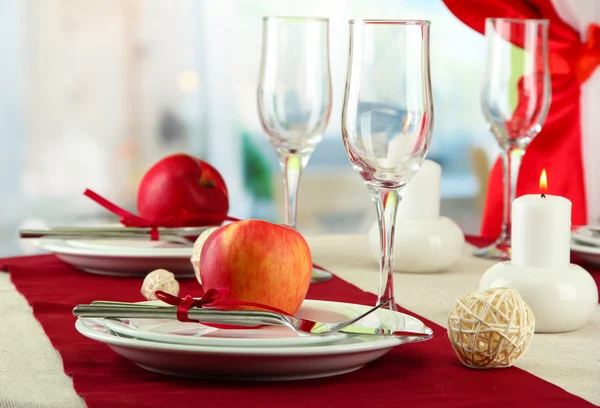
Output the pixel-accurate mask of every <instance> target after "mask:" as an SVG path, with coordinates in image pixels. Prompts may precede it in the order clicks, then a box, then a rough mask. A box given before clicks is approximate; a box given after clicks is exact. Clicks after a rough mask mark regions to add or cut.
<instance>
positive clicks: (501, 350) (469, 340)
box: [448, 288, 535, 369]
mask: <svg viewBox="0 0 600 408" xmlns="http://www.w3.org/2000/svg"><path fill="white" fill-rule="evenodd" d="M534 328H535V318H534V316H533V313H532V312H531V309H530V308H529V306H527V304H526V303H525V302H524V301H523V299H522V298H521V296H520V295H519V293H518V292H517V291H516V290H515V289H511V288H493V289H488V290H484V291H480V292H473V293H469V294H467V295H465V296H463V297H462V298H460V299H459V300H458V301H457V302H456V305H455V306H454V308H453V309H452V311H451V312H450V315H449V316H448V338H449V339H450V343H451V344H452V348H453V349H454V353H455V354H456V356H457V357H458V359H459V360H460V362H461V363H463V364H464V365H465V366H467V367H471V368H480V369H483V368H502V367H510V366H512V365H513V364H514V363H515V362H516V361H517V359H518V358H519V357H520V356H521V355H523V353H524V352H525V350H527V347H528V346H529V344H530V343H531V339H532V337H533V331H534Z"/></svg>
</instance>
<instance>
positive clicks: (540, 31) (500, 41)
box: [474, 18, 551, 260]
mask: <svg viewBox="0 0 600 408" xmlns="http://www.w3.org/2000/svg"><path fill="white" fill-rule="evenodd" d="M548 24H549V22H548V20H519V19H502V18H488V19H486V23H485V36H486V41H487V58H486V68H485V76H484V83H483V89H482V92H481V106H482V110H483V114H484V116H485V119H486V121H487V122H488V124H489V127H490V130H491V132H492V133H493V134H494V136H495V138H496V140H497V141H498V144H499V145H500V147H501V149H502V154H501V157H502V164H503V167H504V177H503V180H504V197H503V202H504V204H503V205H504V211H503V220H502V229H501V232H500V237H498V239H497V240H496V242H494V243H493V244H492V245H491V246H488V247H486V248H481V249H479V250H476V251H475V252H474V254H475V255H477V256H480V257H484V258H490V259H502V260H507V259H510V254H511V242H510V235H511V204H512V202H513V201H514V199H515V194H516V189H517V180H518V177H519V168H520V166H521V160H522V158H523V155H524V154H525V149H526V148H527V146H528V145H529V143H531V141H532V140H533V138H534V137H535V136H536V135H537V134H538V133H539V132H540V130H541V129H542V125H543V123H544V121H545V119H546V115H547V113H548V108H549V106H550V99H551V90H550V69H549V66H548Z"/></svg>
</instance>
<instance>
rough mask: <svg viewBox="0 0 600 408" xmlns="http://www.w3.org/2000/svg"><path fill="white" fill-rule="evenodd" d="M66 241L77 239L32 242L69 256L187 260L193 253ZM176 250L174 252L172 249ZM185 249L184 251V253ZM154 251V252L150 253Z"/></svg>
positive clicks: (186, 248) (168, 249)
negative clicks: (86, 245)
mask: <svg viewBox="0 0 600 408" xmlns="http://www.w3.org/2000/svg"><path fill="white" fill-rule="evenodd" d="M68 241H77V240H76V239H63V238H37V239H33V240H32V242H33V244H34V245H35V246H37V247H38V248H40V249H42V250H44V251H48V252H52V253H54V254H64V255H71V256H81V257H88V258H111V259H115V258H150V259H157V258H170V259H181V260H183V259H186V260H188V261H189V259H190V257H191V256H192V255H193V248H192V247H183V248H154V249H146V252H142V251H139V252H131V253H124V252H111V251H101V250H97V251H96V250H92V249H84V248H77V247H73V246H69V245H68V244H67V242H68ZM173 250H175V251H178V252H175V253H174V251H173ZM184 251H185V253H184ZM152 252H154V253H152Z"/></svg>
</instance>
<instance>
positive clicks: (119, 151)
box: [0, 0, 497, 255]
mask: <svg viewBox="0 0 600 408" xmlns="http://www.w3.org/2000/svg"><path fill="white" fill-rule="evenodd" d="M265 15H288V16H289V15H295V16H322V17H328V18H329V19H330V48H331V50H330V52H331V69H332V72H331V73H332V80H333V98H334V100H333V101H334V105H333V111H332V115H331V120H330V123H329V126H328V128H327V131H326V134H325V135H324V138H323V141H322V142H321V143H320V144H319V145H318V147H317V149H316V150H315V152H314V154H313V156H312V157H311V159H310V161H309V163H308V166H307V167H306V170H305V172H304V174H303V179H302V181H301V186H300V195H299V215H298V226H299V228H300V229H301V230H302V231H303V232H304V233H305V234H324V233H364V232H366V231H367V230H368V227H369V226H370V225H371V224H372V223H373V222H374V221H375V211H374V208H373V207H372V206H373V205H372V203H371V202H370V199H369V195H368V193H367V189H366V188H365V187H364V186H363V185H362V182H361V180H360V177H359V176H358V175H357V174H356V173H355V172H354V171H353V170H352V168H351V166H350V164H349V161H348V158H347V157H346V154H345V152H344V149H343V145H342V142H341V131H340V124H341V107H342V101H343V92H344V82H345V76H346V63H347V54H348V23H347V21H348V19H349V18H390V19H391V18H397V19H413V18H414V19H429V20H432V35H431V52H432V83H433V89H434V104H435V126H434V129H435V130H434V134H433V142H432V147H431V151H430V153H429V156H428V158H430V159H432V160H435V161H437V162H438V163H440V164H441V165H442V167H443V181H442V199H443V201H442V213H443V214H444V215H446V216H449V217H451V218H453V219H454V220H455V221H456V222H458V223H459V225H461V227H462V228H463V229H464V231H465V232H466V233H476V232H477V231H478V229H479V219H480V214H481V209H482V203H483V196H484V193H485V188H486V185H485V180H486V179H487V175H488V169H489V167H490V163H491V160H492V159H493V157H495V154H496V152H497V144H496V143H495V141H494V140H493V137H492V136H491V134H490V133H489V132H488V131H487V127H486V125H485V122H484V119H483V117H482V114H481V111H480V107H479V87H480V83H481V80H480V79H481V75H482V64H483V58H484V40H483V38H482V36H480V35H479V34H477V33H475V32H474V31H472V30H470V29H469V28H467V27H466V26H464V25H462V24H461V23H460V22H459V21H458V20H457V19H456V18H455V17H454V16H453V15H452V14H451V13H450V12H449V11H448V10H447V9H446V7H445V6H444V4H443V3H442V1H441V0H370V1H368V2H367V1H362V0H335V1H334V0H332V1H322V0H303V1H295V0H260V1H259V0H227V1H215V0H177V1H170V2H166V1H163V0H86V1H79V0H45V1H43V2H39V1H35V0H3V1H2V2H0V52H1V53H2V61H3V62H2V64H0V159H1V160H0V196H1V198H0V202H1V207H2V216H1V218H0V248H2V251H3V253H1V254H0V255H11V254H17V253H23V252H28V251H30V250H31V248H30V247H29V246H28V245H25V244H23V243H19V242H18V240H17V239H16V234H17V230H18V229H19V228H23V227H44V226H49V225H66V224H74V223H99V222H116V218H115V217H110V216H109V214H107V213H106V211H105V210H104V209H102V208H101V207H100V206H98V205H97V204H95V203H94V202H92V201H91V200H89V199H87V198H85V197H84V196H83V195H82V193H83V191H84V189H85V188H91V189H93V190H95V191H96V192H98V193H99V194H101V195H103V196H105V197H107V198H109V199H110V200H111V201H113V202H115V203H117V204H119V205H121V206H124V207H125V208H128V209H130V210H135V198H136V187H137V184H138V182H139V180H140V178H141V176H142V175H143V173H144V172H145V171H146V170H147V169H148V167H149V166H150V165H152V164H153V163H154V162H156V161H157V160H159V159H160V158H162V157H164V156H166V155H167V154H169V153H173V152H187V153H190V154H193V155H195V156H198V157H201V158H203V159H206V160H207V161H209V162H210V163H211V164H213V165H214V166H215V167H217V169H218V170H219V171H220V172H221V173H222V174H223V176H224V177H225V179H226V182H227V185H228V188H229V190H230V198H231V211H230V214H231V215H233V216H236V217H239V218H249V217H255V218H263V219H268V220H272V221H282V220H283V186H282V178H281V177H282V176H281V171H280V169H279V165H278V162H277V158H276V155H275V152H274V150H273V148H272V147H271V146H270V144H269V142H268V141H267V139H266V137H265V135H264V133H263V131H262V128H261V126H260V122H259V119H258V114H257V107H256V85H257V80H258V71H259V64H260V56H261V48H260V47H261V28H262V17H263V16H265Z"/></svg>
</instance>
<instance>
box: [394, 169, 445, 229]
mask: <svg viewBox="0 0 600 408" xmlns="http://www.w3.org/2000/svg"><path fill="white" fill-rule="evenodd" d="M441 183H442V167H441V166H440V165H439V164H437V163H436V162H433V161H431V160H425V161H424V162H423V164H422V165H421V168H420V169H419V171H417V173H416V174H415V175H414V177H413V178H412V180H411V181H410V182H409V183H408V185H407V186H406V189H405V190H404V194H403V195H402V200H401V201H400V204H399V206H398V220H400V221H402V220H433V219H437V218H439V217H440V191H441Z"/></svg>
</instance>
